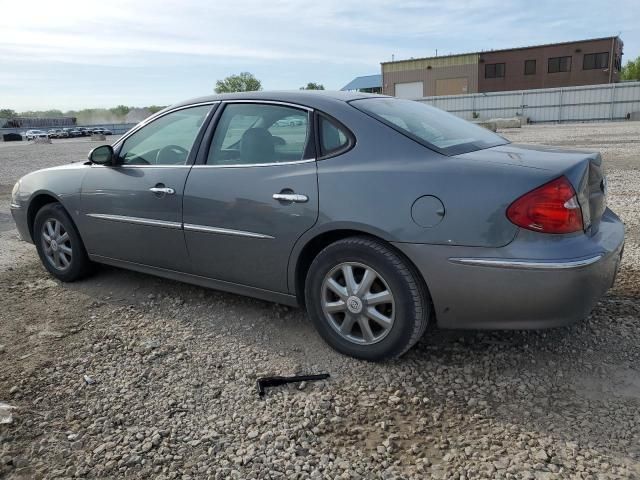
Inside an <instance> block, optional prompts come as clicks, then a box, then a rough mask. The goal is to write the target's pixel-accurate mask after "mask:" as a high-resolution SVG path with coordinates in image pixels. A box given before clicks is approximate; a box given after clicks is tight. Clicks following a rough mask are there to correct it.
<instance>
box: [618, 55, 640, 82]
mask: <svg viewBox="0 0 640 480" xmlns="http://www.w3.org/2000/svg"><path fill="white" fill-rule="evenodd" d="M620 77H621V78H622V80H640V57H638V58H636V59H635V60H629V61H628V62H627V64H626V65H625V66H624V67H622V72H621V75H620Z"/></svg>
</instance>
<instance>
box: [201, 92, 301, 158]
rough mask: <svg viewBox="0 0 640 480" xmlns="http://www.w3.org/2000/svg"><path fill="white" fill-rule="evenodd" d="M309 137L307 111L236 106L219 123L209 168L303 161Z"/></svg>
mask: <svg viewBox="0 0 640 480" xmlns="http://www.w3.org/2000/svg"><path fill="white" fill-rule="evenodd" d="M308 134H309V114H308V113H307V111H305V110H301V109H297V108H293V107H288V106H282V105H272V104H260V103H255V104H252V103H232V104H229V105H227V106H226V107H225V109H224V112H222V116H221V117H220V120H219V121H218V125H217V127H216V131H215V134H214V136H213V141H212V142H211V147H210V149H209V156H208V159H207V164H208V165H257V164H265V163H282V162H292V161H298V160H303V159H304V155H305V150H306V145H307V140H308V136H309V135H308Z"/></svg>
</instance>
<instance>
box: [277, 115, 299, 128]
mask: <svg viewBox="0 0 640 480" xmlns="http://www.w3.org/2000/svg"><path fill="white" fill-rule="evenodd" d="M275 124H276V126H278V127H295V126H296V125H302V124H303V121H302V119H300V118H296V117H287V118H281V119H280V120H278V121H277V122H276V123H275Z"/></svg>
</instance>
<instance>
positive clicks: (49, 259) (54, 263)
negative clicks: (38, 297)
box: [33, 203, 92, 282]
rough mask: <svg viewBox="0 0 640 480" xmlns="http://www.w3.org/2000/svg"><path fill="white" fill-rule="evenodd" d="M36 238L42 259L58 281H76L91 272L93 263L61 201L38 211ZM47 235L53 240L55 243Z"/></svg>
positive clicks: (35, 224) (35, 226)
mask: <svg viewBox="0 0 640 480" xmlns="http://www.w3.org/2000/svg"><path fill="white" fill-rule="evenodd" d="M56 225H57V226H56ZM45 229H46V230H45ZM33 237H34V238H33V240H34V243H35V245H36V249H37V250H38V255H39V256H40V261H42V264H43V265H44V267H45V268H46V269H47V270H48V271H49V273H51V275H53V276H54V277H56V278H57V279H58V280H61V281H63V282H74V281H76V280H79V279H80V278H82V277H84V276H86V275H87V274H89V273H90V271H91V267H92V263H91V261H90V260H89V257H88V256H87V251H86V249H85V248H84V244H83V243H82V239H81V238H80V234H79V233H78V230H77V229H76V227H75V225H74V224H73V221H72V220H71V217H69V214H68V213H67V212H66V210H65V209H64V207H63V206H62V205H60V204H59V203H49V204H47V205H45V206H44V207H42V208H41V209H40V210H39V211H38V213H37V214H36V218H35V221H34V226H33ZM47 237H49V238H50V239H51V240H53V244H52V243H49V242H48V240H47ZM61 240H62V241H61ZM69 252H70V253H69ZM64 259H66V262H65V261H64Z"/></svg>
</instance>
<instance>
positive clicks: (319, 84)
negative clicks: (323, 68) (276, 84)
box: [300, 82, 324, 90]
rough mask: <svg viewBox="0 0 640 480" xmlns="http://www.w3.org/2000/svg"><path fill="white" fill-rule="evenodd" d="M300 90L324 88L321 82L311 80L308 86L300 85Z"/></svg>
mask: <svg viewBox="0 0 640 480" xmlns="http://www.w3.org/2000/svg"><path fill="white" fill-rule="evenodd" d="M300 90H324V85H322V84H321V83H315V82H309V83H307V86H306V87H300Z"/></svg>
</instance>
